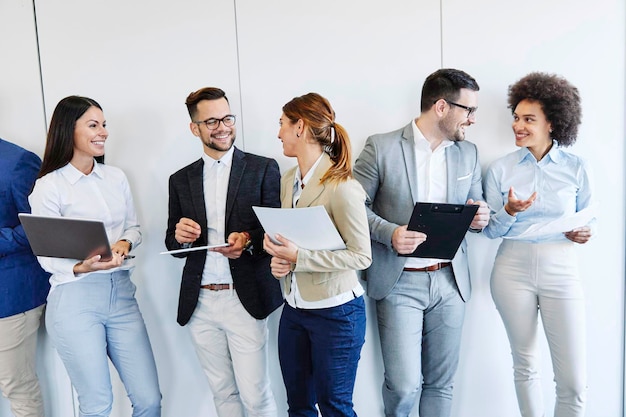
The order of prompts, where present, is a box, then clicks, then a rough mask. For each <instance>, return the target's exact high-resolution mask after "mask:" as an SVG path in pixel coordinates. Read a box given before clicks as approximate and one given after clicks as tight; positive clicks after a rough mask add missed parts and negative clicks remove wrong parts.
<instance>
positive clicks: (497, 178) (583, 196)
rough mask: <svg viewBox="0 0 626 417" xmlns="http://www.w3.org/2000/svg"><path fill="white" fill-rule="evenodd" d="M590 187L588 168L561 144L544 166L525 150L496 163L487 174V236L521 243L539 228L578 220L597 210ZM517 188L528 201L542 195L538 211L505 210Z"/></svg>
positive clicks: (554, 236)
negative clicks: (562, 219)
mask: <svg viewBox="0 0 626 417" xmlns="http://www.w3.org/2000/svg"><path fill="white" fill-rule="evenodd" d="M590 182H591V181H590V173H589V167H588V166H587V164H586V162H585V161H584V160H583V159H582V158H580V157H578V156H576V155H573V154H570V153H568V152H565V151H563V150H561V149H560V148H558V145H557V143H556V141H555V142H553V146H552V148H551V149H550V151H549V152H548V154H547V155H546V156H545V157H543V158H542V159H541V161H539V162H537V160H536V159H535V157H534V156H533V154H532V153H531V152H530V151H529V150H528V149H527V148H520V149H519V150H517V151H515V152H512V153H510V154H508V155H506V156H504V157H503V158H500V159H498V160H496V161H495V162H493V163H492V165H491V166H490V167H489V170H488V171H487V175H486V176H485V180H484V190H485V198H486V200H487V204H489V207H490V208H491V217H490V220H489V224H488V225H487V227H486V228H485V229H484V233H485V235H486V236H487V237H489V238H498V237H505V238H511V239H515V237H516V236H519V235H520V234H521V233H522V232H524V231H525V230H526V229H528V227H530V226H531V225H533V224H536V223H544V222H548V221H551V220H556V219H558V218H560V217H563V216H568V215H573V214H574V213H576V212H579V211H581V210H582V209H584V208H586V207H589V206H590V205H591V204H592V201H593V200H592V190H591V184H590ZM511 186H513V188H514V191H515V195H516V196H517V198H519V199H522V200H525V199H527V198H528V197H530V195H531V194H532V193H533V192H535V191H536V192H537V199H536V200H535V201H534V203H533V205H532V206H531V207H530V208H528V210H526V211H523V212H520V213H517V215H516V216H511V215H509V214H508V213H507V212H506V211H505V210H504V205H505V204H506V202H507V199H508V193H509V188H510V187H511ZM566 239H567V238H566V237H565V235H564V234H563V233H557V234H552V235H545V236H540V237H535V238H532V239H523V238H520V239H519V240H522V241H527V242H532V243H539V242H555V241H561V240H566Z"/></svg>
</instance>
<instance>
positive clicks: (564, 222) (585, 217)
mask: <svg viewBox="0 0 626 417" xmlns="http://www.w3.org/2000/svg"><path fill="white" fill-rule="evenodd" d="M595 216H596V204H592V205H590V206H589V207H587V208H584V209H582V210H581V211H579V212H577V213H576V214H572V215H571V216H565V217H561V218H558V219H556V220H552V221H549V222H544V223H537V224H533V225H532V226H530V227H529V228H528V229H526V230H525V231H524V232H523V233H521V234H519V235H517V236H515V237H512V238H511V239H534V238H537V237H541V236H547V235H551V234H555V233H565V232H569V231H570V230H573V229H575V228H577V227H582V226H585V225H586V224H587V223H589V222H590V221H591V220H592V219H593V218H594V217H595ZM505 239H506V237H505Z"/></svg>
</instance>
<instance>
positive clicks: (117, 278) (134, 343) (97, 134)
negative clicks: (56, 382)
mask: <svg viewBox="0 0 626 417" xmlns="http://www.w3.org/2000/svg"><path fill="white" fill-rule="evenodd" d="M107 139H108V132H107V130H106V121H105V119H104V114H103V112H102V107H100V105H99V104H98V103H97V102H96V101H95V100H92V99H90V98H87V97H79V96H70V97H66V98H64V99H63V100H61V101H60V102H59V103H58V105H57V106H56V108H55V110H54V113H53V115H52V120H51V122H50V128H49V131H48V137H47V141H46V149H45V153H44V158H43V163H42V167H41V171H40V172H39V179H38V180H37V181H36V183H35V187H34V189H33V192H32V194H31V195H30V197H29V201H30V204H31V207H32V212H33V214H38V215H45V216H61V217H75V218H88V219H98V220H102V222H103V223H104V225H105V229H106V232H107V236H108V237H109V242H111V249H112V253H113V257H112V258H111V259H109V260H105V259H101V257H100V255H97V256H94V257H92V258H90V259H61V258H49V257H39V258H38V259H39V262H40V263H41V265H42V267H43V268H44V269H45V270H46V271H48V272H49V273H51V274H52V275H51V277H50V283H51V287H52V288H51V291H50V294H49V296H48V307H47V311H46V328H47V330H48V333H49V335H50V339H51V340H52V343H53V344H54V346H55V348H56V350H57V352H58V353H59V356H60V357H61V360H62V361H63V364H64V365H65V369H66V370H67V373H68V375H69V377H70V380H71V381H72V385H73V386H74V388H75V390H76V392H77V394H78V402H79V405H80V407H79V411H80V416H81V417H82V416H90V417H91V416H93V417H96V416H97V417H106V416H108V415H109V414H110V413H111V407H112V404H113V393H112V389H111V379H110V375H109V362H108V359H110V360H111V362H112V363H113V366H114V367H115V369H116V370H117V372H118V373H119V376H120V379H121V380H122V382H123V383H124V386H125V387H126V391H127V393H128V397H129V398H130V401H131V403H132V406H133V417H158V416H160V415H161V393H160V391H159V383H158V378H157V371H156V365H155V362H154V356H153V354H152V348H151V346H150V341H149V339H148V333H147V331H146V327H145V324H144V321H143V317H142V316H141V312H140V311H139V307H138V305H137V301H136V300H135V286H134V284H133V283H132V282H131V280H130V273H131V272H132V270H133V268H134V264H133V261H132V260H131V259H130V258H129V255H128V254H129V252H130V251H131V249H133V248H135V247H137V245H139V244H140V243H141V232H140V230H139V223H138V221H137V215H136V213H135V207H134V203H133V198H132V195H131V191H130V186H129V184H128V180H127V179H126V176H125V175H124V173H123V172H122V171H121V170H120V169H118V168H115V167H111V166H108V165H104V164H102V163H99V162H98V160H100V161H102V160H103V159H102V158H103V157H104V148H105V142H106V141H107Z"/></svg>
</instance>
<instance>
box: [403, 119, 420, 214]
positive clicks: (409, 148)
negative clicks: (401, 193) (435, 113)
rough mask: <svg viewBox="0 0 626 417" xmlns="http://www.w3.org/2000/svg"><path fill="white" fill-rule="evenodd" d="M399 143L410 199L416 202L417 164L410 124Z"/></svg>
mask: <svg viewBox="0 0 626 417" xmlns="http://www.w3.org/2000/svg"><path fill="white" fill-rule="evenodd" d="M411 123H414V122H411ZM400 143H401V145H402V153H403V156H404V166H405V168H406V176H407V178H408V179H409V189H410V190H411V197H413V201H414V202H415V201H417V162H416V161H415V138H414V137H413V126H412V125H411V124H408V125H407V126H406V127H405V128H404V130H403V131H402V141H401V142H400Z"/></svg>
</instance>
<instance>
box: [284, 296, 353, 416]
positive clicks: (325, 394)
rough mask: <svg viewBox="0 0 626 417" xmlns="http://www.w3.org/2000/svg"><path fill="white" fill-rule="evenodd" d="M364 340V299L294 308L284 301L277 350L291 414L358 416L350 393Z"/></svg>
mask: <svg viewBox="0 0 626 417" xmlns="http://www.w3.org/2000/svg"><path fill="white" fill-rule="evenodd" d="M364 342H365V302H364V300H363V297H362V296H361V297H358V298H355V299H354V300H352V301H349V302H347V303H345V304H342V305H340V306H336V307H331V308H321V309H312V310H304V309H296V308H293V307H291V306H289V304H287V303H285V307H284V308H283V312H282V316H281V318H280V326H279V330H278V354H279V359H280V367H281V370H282V374H283V381H284V383H285V388H286V390H287V402H288V404H289V416H290V417H317V415H318V414H317V409H316V408H315V404H316V403H317V404H318V407H319V409H320V411H321V413H322V416H324V417H339V416H342V417H354V416H356V413H355V412H354V409H353V404H352V393H353V391H354V381H355V379H356V369H357V365H358V363H359V359H360V357H361V347H363V343H364Z"/></svg>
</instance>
